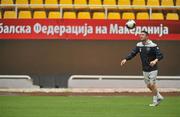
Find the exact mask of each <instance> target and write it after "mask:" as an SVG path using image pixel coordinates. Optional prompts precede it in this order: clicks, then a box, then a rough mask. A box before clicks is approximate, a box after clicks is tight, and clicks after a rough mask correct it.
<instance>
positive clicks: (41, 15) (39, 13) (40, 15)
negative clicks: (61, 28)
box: [33, 11, 47, 19]
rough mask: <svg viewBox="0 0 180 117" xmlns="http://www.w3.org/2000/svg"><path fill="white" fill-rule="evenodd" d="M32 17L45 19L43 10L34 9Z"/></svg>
mask: <svg viewBox="0 0 180 117" xmlns="http://www.w3.org/2000/svg"><path fill="white" fill-rule="evenodd" d="M33 18H34V19H46V18H47V17H46V12H45V11H34V15H33Z"/></svg>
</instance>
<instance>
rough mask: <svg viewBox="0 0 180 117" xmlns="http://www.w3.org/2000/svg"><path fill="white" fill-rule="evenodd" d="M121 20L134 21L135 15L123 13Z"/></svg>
mask: <svg viewBox="0 0 180 117" xmlns="http://www.w3.org/2000/svg"><path fill="white" fill-rule="evenodd" d="M122 19H135V15H134V13H133V12H124V13H123V14H122Z"/></svg>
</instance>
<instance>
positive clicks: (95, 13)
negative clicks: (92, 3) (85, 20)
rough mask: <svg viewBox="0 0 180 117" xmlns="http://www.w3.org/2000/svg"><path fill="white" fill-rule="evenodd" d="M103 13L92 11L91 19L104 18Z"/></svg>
mask: <svg viewBox="0 0 180 117" xmlns="http://www.w3.org/2000/svg"><path fill="white" fill-rule="evenodd" d="M104 18H105V14H104V12H94V13H93V19H104Z"/></svg>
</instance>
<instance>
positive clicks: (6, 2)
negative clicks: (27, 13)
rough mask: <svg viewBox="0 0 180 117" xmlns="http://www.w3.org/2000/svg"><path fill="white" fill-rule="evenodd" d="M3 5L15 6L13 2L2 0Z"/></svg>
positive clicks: (11, 0)
mask: <svg viewBox="0 0 180 117" xmlns="http://www.w3.org/2000/svg"><path fill="white" fill-rule="evenodd" d="M1 4H14V3H13V0H1Z"/></svg>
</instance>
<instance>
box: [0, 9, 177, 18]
mask: <svg viewBox="0 0 180 117" xmlns="http://www.w3.org/2000/svg"><path fill="white" fill-rule="evenodd" d="M2 16H3V17H2ZM17 16H18V18H19V19H31V18H34V19H45V18H49V19H58V18H64V19H76V18H77V19H91V18H92V19H105V17H106V16H105V13H104V12H93V13H90V12H78V13H76V12H74V11H66V12H64V13H63V14H62V17H61V14H60V12H59V11H50V12H48V13H47V12H46V11H34V12H31V11H19V13H18V15H17ZM0 18H4V19H15V18H16V12H15V11H5V12H4V14H3V15H2V14H1V13H0ZM107 19H144V20H148V19H153V20H164V19H166V20H179V16H178V14H177V13H167V14H166V15H165V16H164V15H163V13H152V15H151V18H150V16H149V14H148V13H147V12H138V13H136V14H135V13H133V12H123V13H122V14H121V13H119V12H108V16H107Z"/></svg>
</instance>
